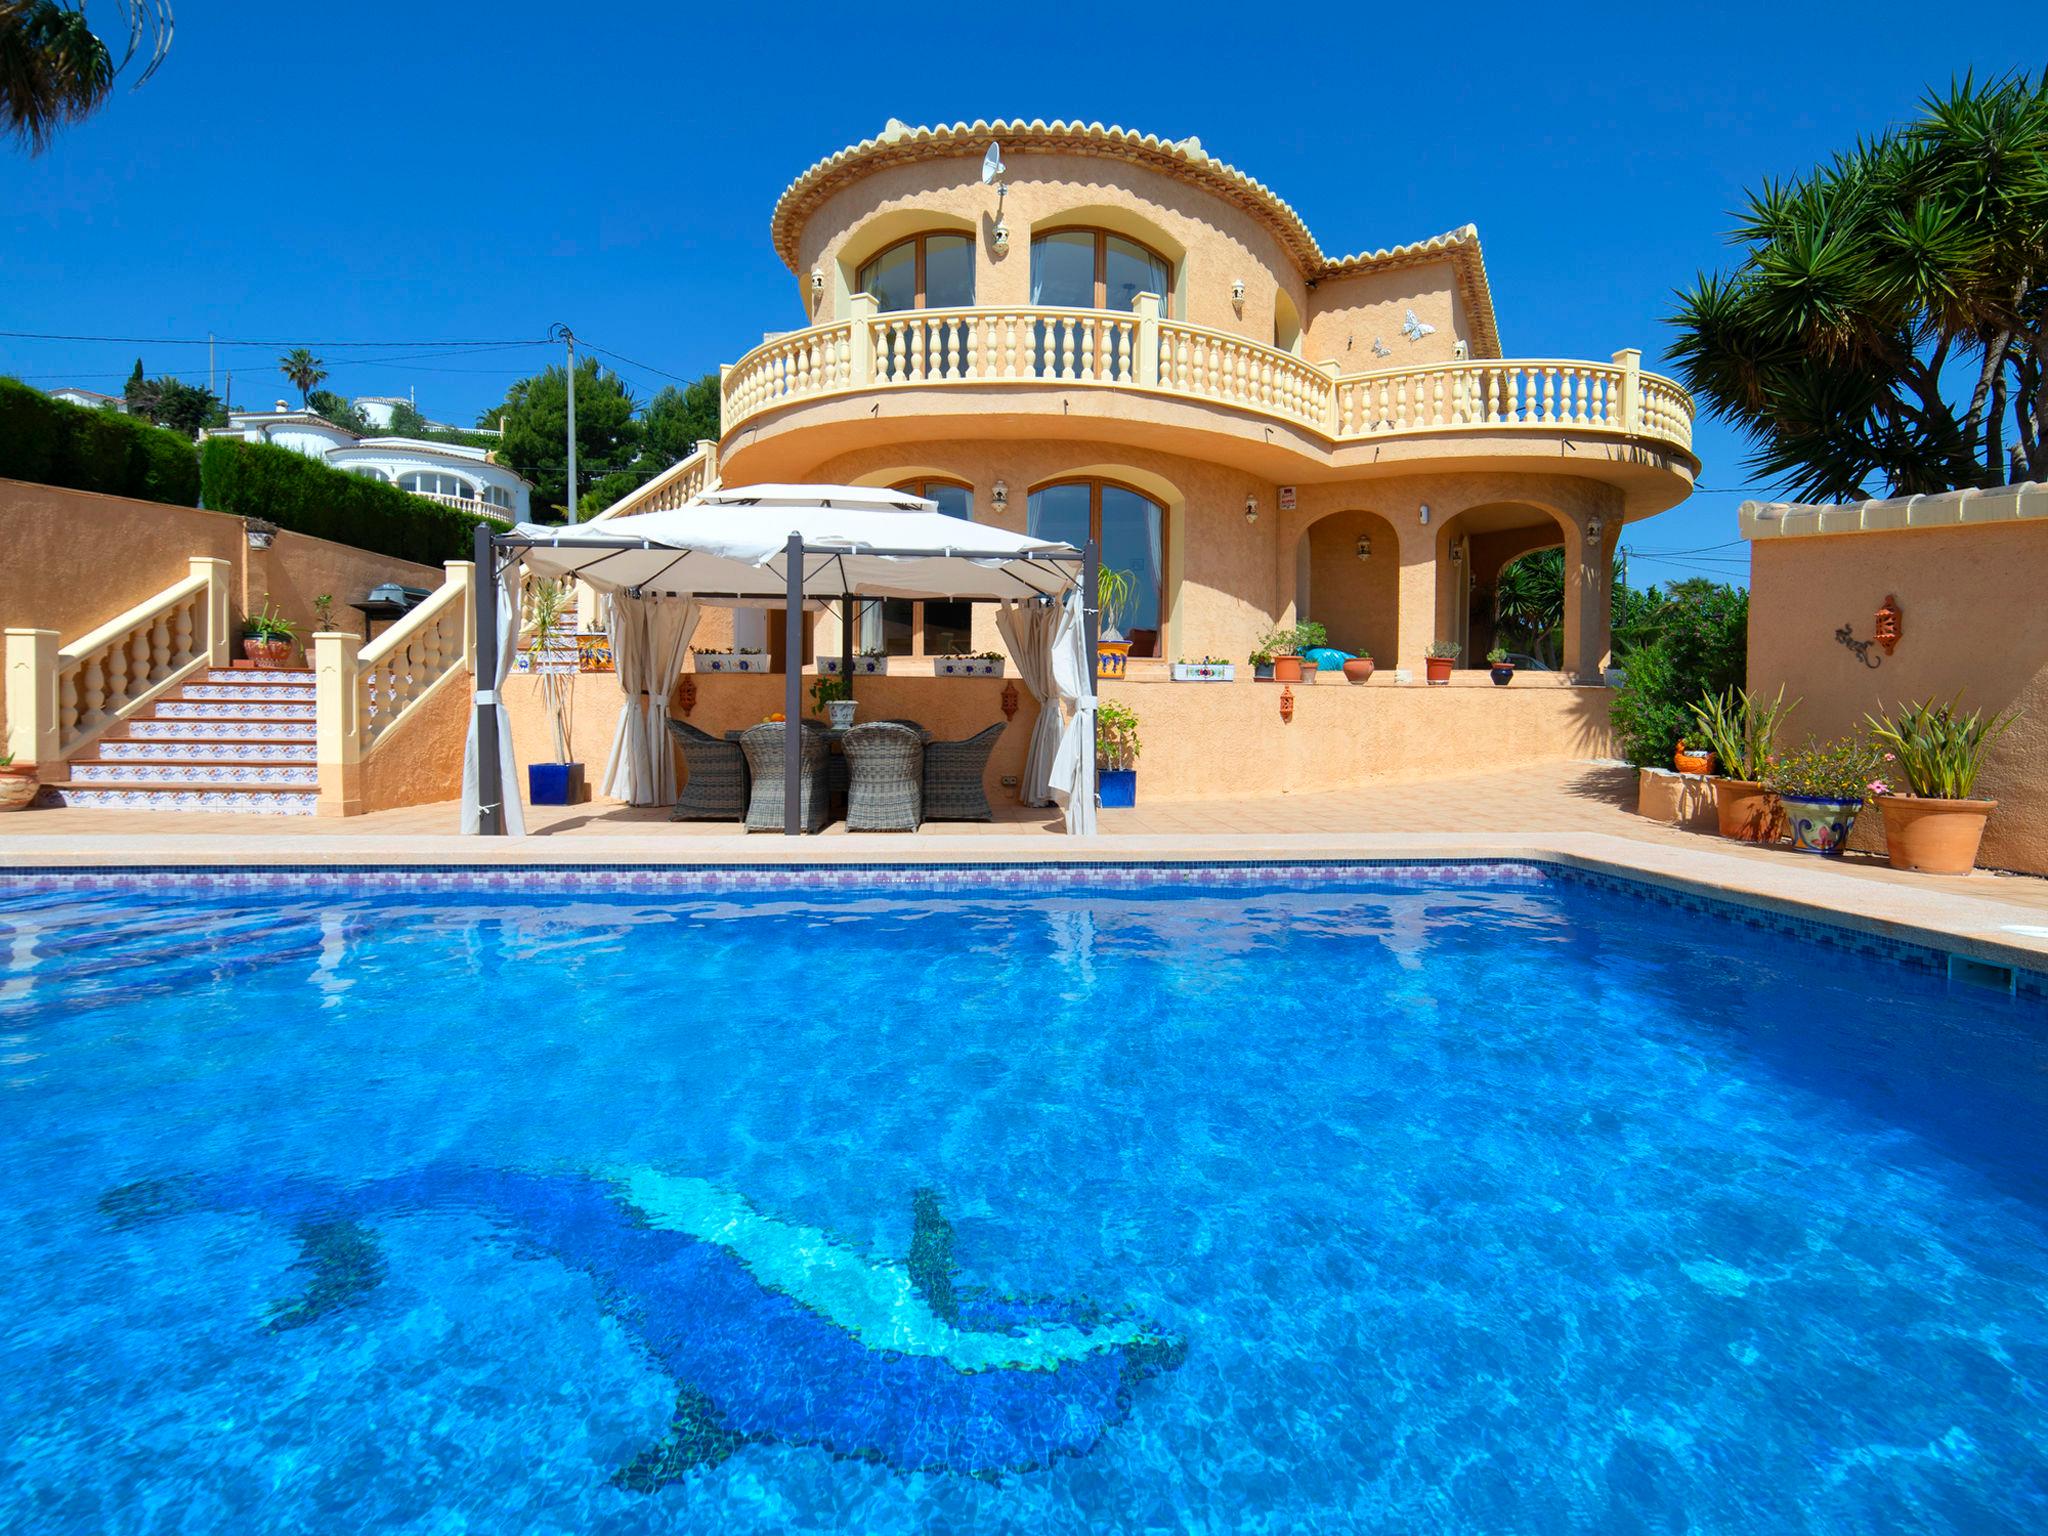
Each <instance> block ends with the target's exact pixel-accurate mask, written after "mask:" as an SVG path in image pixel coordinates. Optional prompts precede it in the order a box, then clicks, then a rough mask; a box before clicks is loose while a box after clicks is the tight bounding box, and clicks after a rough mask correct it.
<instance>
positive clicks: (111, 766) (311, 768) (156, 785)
mask: <svg viewBox="0 0 2048 1536" xmlns="http://www.w3.org/2000/svg"><path fill="white" fill-rule="evenodd" d="M71 782H72V783H74V784H121V785H125V786H127V787H128V788H131V789H170V788H174V787H176V786H178V785H182V784H199V785H221V786H239V787H244V788H249V787H255V786H258V785H264V784H292V785H311V786H312V787H313V788H315V789H318V788H319V787H320V765H319V764H318V763H136V762H111V763H110V762H97V761H94V760H92V759H90V758H88V759H85V760H83V761H80V762H75V763H73V764H72V765H71Z"/></svg>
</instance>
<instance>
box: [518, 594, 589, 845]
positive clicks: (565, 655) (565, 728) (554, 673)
mask: <svg viewBox="0 0 2048 1536" xmlns="http://www.w3.org/2000/svg"><path fill="white" fill-rule="evenodd" d="M575 604H576V594H575V587H574V585H573V584H572V583H571V582H568V581H533V582H530V583H528V585H527V589H526V620H527V624H528V626H529V627H530V629H531V631H532V634H533V640H532V643H531V645H530V647H529V654H530V656H531V658H532V667H531V670H532V671H533V673H534V674H535V675H536V676H538V677H539V678H540V701H541V708H542V710H543V711H544V712H545V713H546V715H547V720H548V729H549V734H550V736H551V737H552V741H553V745H554V750H555V756H554V761H552V762H547V763H529V764H528V765H527V768H526V792H527V798H528V799H529V800H531V801H532V802H533V804H535V805H578V804H580V803H581V802H582V800H583V798H584V791H583V765H582V764H581V763H579V762H573V761H571V759H570V756H569V754H570V752H571V750H572V749H573V748H574V745H575V741H576V672H577V662H576V652H575V651H574V650H565V649H564V648H563V647H562V646H561V645H560V644H559V643H558V642H557V639H556V631H557V630H558V629H559V628H560V626H561V622H562V620H563V618H564V617H566V616H567V615H569V614H571V613H573V612H574V611H575Z"/></svg>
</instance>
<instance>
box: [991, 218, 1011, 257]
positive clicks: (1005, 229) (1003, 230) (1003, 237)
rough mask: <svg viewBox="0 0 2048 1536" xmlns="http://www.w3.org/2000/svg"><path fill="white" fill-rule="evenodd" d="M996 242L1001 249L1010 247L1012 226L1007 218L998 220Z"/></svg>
mask: <svg viewBox="0 0 2048 1536" xmlns="http://www.w3.org/2000/svg"><path fill="white" fill-rule="evenodd" d="M995 243H996V249H997V250H999V251H1007V250H1008V249H1009V248H1010V226H1009V224H1008V223H1007V222H1006V221H1005V220H1002V219H997V220H996V229H995Z"/></svg>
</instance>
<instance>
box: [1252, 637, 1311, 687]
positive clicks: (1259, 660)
mask: <svg viewBox="0 0 2048 1536" xmlns="http://www.w3.org/2000/svg"><path fill="white" fill-rule="evenodd" d="M1265 645H1266V642H1265V641H1263V640H1262V641H1260V642H1259V649H1258V650H1255V651H1253V652H1252V653H1251V655H1250V656H1248V657H1246V658H1245V660H1246V661H1247V663H1249V664H1250V666H1251V669H1252V681H1253V682H1258V683H1270V682H1272V681H1273V653H1272V652H1271V651H1269V650H1267V649H1266V648H1265ZM1296 670H1299V668H1297V669H1296Z"/></svg>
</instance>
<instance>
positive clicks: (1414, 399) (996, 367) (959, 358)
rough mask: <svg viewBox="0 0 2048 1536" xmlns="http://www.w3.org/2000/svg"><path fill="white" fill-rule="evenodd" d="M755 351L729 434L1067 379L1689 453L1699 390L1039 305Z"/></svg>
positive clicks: (1620, 361) (1286, 418) (864, 322)
mask: <svg viewBox="0 0 2048 1536" xmlns="http://www.w3.org/2000/svg"><path fill="white" fill-rule="evenodd" d="M855 305H856V309H855V313H854V315H853V316H852V317H851V318H849V319H846V320H838V321H833V322H831V323H830V324H826V325H818V326H812V327H811V328H810V329H808V330H803V331H793V332H790V333H788V334H786V335H783V336H778V337H776V338H774V339H773V340H771V341H767V342H764V343H763V344H762V345H761V346H758V347H756V348H755V349H754V350H753V351H751V352H749V353H748V354H747V355H746V356H745V357H743V358H741V359H740V360H739V361H738V362H737V363H735V364H733V365H732V366H731V367H730V368H728V369H726V370H725V375H724V413H725V415H724V428H725V431H726V432H727V433H728V434H730V433H731V432H733V431H734V430H735V429H736V428H739V427H742V426H744V425H746V424H747V423H748V422H750V421H752V420H753V419H755V418H758V417H761V416H764V415H766V414H767V413H770V412H773V411H777V410H779V409H781V408H783V407H785V406H791V405H798V404H803V403H806V402H810V401H816V400H825V399H829V398H832V397H835V396H848V395H865V394H891V393H896V392H911V391H932V390H956V391H957V390H972V389H975V388H977V387H988V386H995V387H1021V386H1030V385H1035V384H1045V385H1055V386H1058V387H1059V388H1061V389H1062V390H1073V389H1077V388H1079V389H1111V390H1123V391H1132V392H1136V393H1139V394H1143V395H1149V396H1153V397H1164V398H1166V399H1169V400H1175V401H1179V402H1183V403H1191V404H1196V405H1204V406H1221V407H1224V408H1226V409H1228V410H1232V411H1237V412H1243V413H1246V414H1248V415H1250V416H1251V417H1253V418H1263V419H1265V420H1267V421H1270V422H1277V423H1281V424H1284V425H1285V426H1288V427H1291V428H1296V429H1300V430H1301V431H1303V432H1306V433H1309V434H1313V435H1314V436H1315V437H1318V438H1320V439H1323V440H1324V441H1326V442H1327V443H1328V444H1329V445H1330V447H1331V448H1332V449H1336V448H1342V447H1346V446H1350V445H1357V444H1370V445H1377V444H1380V443H1384V442H1389V441H1395V440H1401V439H1419V438H1424V437H1433V436H1442V435H1445V434H1451V435H1456V434H1472V435H1474V436H1479V435H1486V436H1496V435H1501V434H1508V435H1512V434H1516V433H1524V432H1527V433H1537V434H1547V435H1549V436H1551V437H1556V436H1559V435H1561V434H1565V433H1611V434H1614V435H1616V436H1618V437H1622V438H1627V439H1632V440H1635V441H1638V442H1640V443H1643V444H1644V445H1646V446H1648V447H1650V448H1652V449H1655V450H1661V451H1667V452H1670V453H1673V454H1675V455H1677V456H1679V457H1680V458H1681V459H1683V460H1684V461H1685V462H1686V464H1687V465H1688V466H1689V465H1690V464H1691V462H1692V418H1693V403H1692V397H1691V396H1690V395H1688V394H1687V393H1686V392H1685V391H1684V390H1683V389H1682V388H1680V387H1679V386H1678V385H1677V384H1675V383H1673V382H1672V381H1671V380H1669V379H1666V378H1662V377H1660V376H1659V375H1657V374H1653V373H1644V372H1642V371H1641V369H1640V368H1639V366H1638V358H1639V355H1640V354H1638V353H1635V352H1617V353H1616V354H1615V355H1614V358H1613V360H1612V361H1611V362H1606V363H1593V362H1577V361H1570V360H1562V359H1548V358H1544V359H1519V360H1503V359H1482V360H1475V361H1469V362H1450V363H1430V364H1425V365H1422V366H1419V367H1410V368H1388V369H1381V370H1376V371H1371V372H1362V373H1351V374H1346V373H1341V372H1339V371H1338V367H1337V365H1336V364H1334V363H1326V364H1321V365H1318V364H1315V363H1310V362H1305V361H1304V360H1303V359H1301V358H1299V357H1296V356H1295V355H1293V354H1292V353H1289V352H1282V351H1280V350H1278V349H1277V348H1274V347H1269V346H1263V345H1261V344H1259V343H1258V342H1254V341H1247V340H1246V339H1244V338H1243V337H1241V336H1232V335H1229V334H1228V333H1226V332H1222V331H1213V330H1208V329H1206V328H1204V327H1202V326H1195V325H1185V324H1182V323H1181V322H1179V321H1175V320H1168V319H1164V318H1162V317H1161V316H1160V315H1159V313H1158V309H1159V301H1158V300H1157V299H1156V298H1153V297H1152V296H1151V295H1149V294H1147V295H1141V296H1140V297H1139V299H1138V303H1137V306H1136V307H1135V309H1134V310H1133V311H1132V312H1131V313H1129V314H1121V313H1116V312H1112V311H1104V310H1076V309H1052V308H1044V307H1034V306H1014V307H1000V308H991V307H976V308H968V309H925V310H899V311H894V312H891V313H888V314H878V313H875V312H873V310H872V308H871V307H870V301H867V300H866V296H865V295H861V296H857V297H856V300H855Z"/></svg>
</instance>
